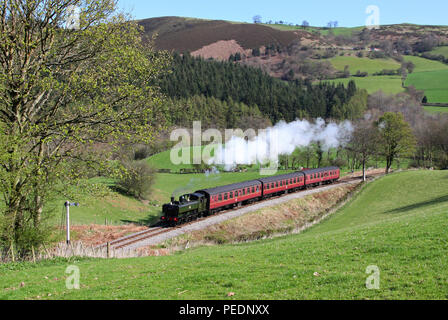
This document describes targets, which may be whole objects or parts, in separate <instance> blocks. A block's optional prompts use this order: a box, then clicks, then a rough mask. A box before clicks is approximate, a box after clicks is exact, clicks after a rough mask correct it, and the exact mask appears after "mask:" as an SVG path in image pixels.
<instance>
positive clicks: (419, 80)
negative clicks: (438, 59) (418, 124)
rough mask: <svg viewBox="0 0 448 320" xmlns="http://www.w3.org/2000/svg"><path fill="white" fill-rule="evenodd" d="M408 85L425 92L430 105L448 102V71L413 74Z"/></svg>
mask: <svg viewBox="0 0 448 320" xmlns="http://www.w3.org/2000/svg"><path fill="white" fill-rule="evenodd" d="M406 85H407V86H409V85H413V86H414V87H416V88H417V89H418V90H424V91H425V95H426V96H427V97H428V102H429V103H436V102H443V103H445V102H448V70H440V71H430V72H416V73H412V74H410V75H409V76H408V79H407V81H406Z"/></svg>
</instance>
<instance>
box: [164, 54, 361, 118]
mask: <svg viewBox="0 0 448 320" xmlns="http://www.w3.org/2000/svg"><path fill="white" fill-rule="evenodd" d="M172 71H173V72H172V73H171V74H170V75H168V76H167V77H166V78H164V79H163V80H162V81H161V83H160V86H161V89H162V91H163V93H165V94H166V95H167V96H169V97H171V98H192V97H194V96H200V95H203V96H205V97H214V98H216V99H219V100H221V101H236V102H240V103H244V104H246V105H249V106H253V105H256V106H257V107H258V109H259V110H260V111H261V113H262V114H263V115H264V116H266V117H268V118H269V119H270V120H271V121H272V122H274V123H275V122H278V121H279V120H286V121H293V120H295V119H296V118H304V117H312V118H316V117H323V118H326V119H328V118H333V119H353V118H356V117H357V116H359V115H360V114H361V113H362V110H363V108H364V107H365V103H366V100H367V94H366V93H365V92H363V91H359V90H357V88H356V85H355V83H354V82H350V83H348V85H347V87H345V86H344V85H342V84H338V85H335V84H329V83H321V84H318V85H312V84H311V82H308V81H302V80H295V81H291V82H285V81H282V80H279V79H275V78H273V77H271V76H269V75H267V74H266V73H264V72H263V71H261V70H260V69H258V68H253V67H248V66H241V65H237V64H233V63H231V62H216V61H205V60H203V59H201V58H194V57H191V56H190V55H188V54H186V55H182V56H181V55H179V54H174V61H173V67H172ZM353 99H356V100H357V101H356V103H354V102H353Z"/></svg>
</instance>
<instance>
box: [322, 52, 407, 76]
mask: <svg viewBox="0 0 448 320" xmlns="http://www.w3.org/2000/svg"><path fill="white" fill-rule="evenodd" d="M329 61H330V62H331V64H332V65H333V67H334V68H335V69H336V70H339V71H344V68H345V66H348V67H349V70H350V73H351V74H355V73H356V72H357V71H358V70H359V71H361V72H368V73H369V75H372V74H373V73H375V72H379V71H381V70H383V69H388V70H396V69H398V68H400V64H399V63H398V62H397V61H395V60H393V59H370V58H358V57H351V56H338V57H334V58H331V59H329Z"/></svg>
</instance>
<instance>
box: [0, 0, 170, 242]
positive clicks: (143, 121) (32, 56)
mask: <svg viewBox="0 0 448 320" xmlns="http://www.w3.org/2000/svg"><path fill="white" fill-rule="evenodd" d="M73 14H75V16H73ZM70 18H74V20H75V24H74V26H75V28H68V27H67V26H68V25H67V21H70ZM141 31H142V30H140V28H139V27H138V26H137V25H136V24H135V23H133V22H131V21H129V19H128V18H127V17H126V16H125V15H123V14H121V13H118V12H117V11H116V1H115V0H0V178H1V179H0V191H1V192H2V199H1V200H3V201H4V202H5V206H0V208H2V207H3V209H1V210H2V211H3V220H4V222H3V223H4V225H5V226H6V227H5V228H4V230H3V233H2V237H3V241H5V240H7V241H11V242H13V241H15V242H16V243H20V241H21V239H22V238H23V235H24V233H25V231H24V230H29V229H36V230H37V229H39V227H40V222H41V217H42V212H43V205H44V203H45V199H46V197H47V196H48V194H49V193H50V192H51V191H52V187H53V186H55V185H56V184H58V183H59V181H60V179H61V178H62V177H63V178H64V179H65V180H70V179H71V178H72V177H73V176H74V175H76V172H75V171H76V170H74V169H73V168H76V163H77V162H79V161H84V160H86V159H85V158H84V157H83V155H84V154H86V152H85V150H86V149H88V148H89V147H91V146H97V145H98V144H104V143H107V144H112V145H115V144H117V143H123V142H125V141H126V140H132V141H133V142H139V141H148V140H150V139H151V138H152V136H153V133H154V132H155V131H156V130H157V129H158V127H159V125H160V123H161V121H160V120H161V118H160V117H161V115H160V114H159V112H158V110H159V109H158V105H159V102H160V100H161V98H160V96H159V93H158V90H157V87H156V86H155V85H154V83H155V82H156V81H157V79H158V78H159V76H160V74H161V72H163V70H165V69H166V67H167V65H168V63H169V58H168V55H167V54H165V53H156V52H155V51H154V50H153V49H152V46H151V43H143V42H142V41H141ZM5 238H8V239H5ZM18 245H19V244H18Z"/></svg>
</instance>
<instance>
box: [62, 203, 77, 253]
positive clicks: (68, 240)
mask: <svg viewBox="0 0 448 320" xmlns="http://www.w3.org/2000/svg"><path fill="white" fill-rule="evenodd" d="M64 206H65V212H66V218H65V220H66V223H67V245H70V207H79V203H71V202H70V201H67V202H66V203H65V204H64Z"/></svg>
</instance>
